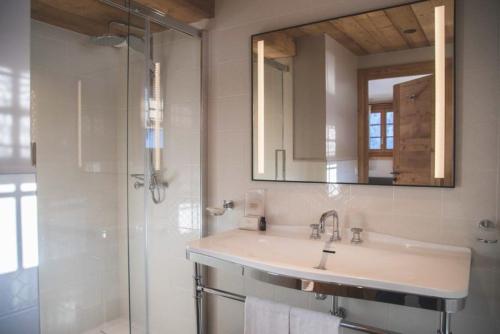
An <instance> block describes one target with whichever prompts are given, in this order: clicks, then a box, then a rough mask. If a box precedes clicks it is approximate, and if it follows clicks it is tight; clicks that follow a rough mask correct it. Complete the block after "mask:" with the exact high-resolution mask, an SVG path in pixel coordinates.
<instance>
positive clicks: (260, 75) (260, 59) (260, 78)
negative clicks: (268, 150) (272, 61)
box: [257, 41, 265, 174]
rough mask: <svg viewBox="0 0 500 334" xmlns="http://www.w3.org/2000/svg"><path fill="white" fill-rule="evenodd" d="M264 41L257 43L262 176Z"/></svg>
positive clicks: (258, 115) (259, 159)
mask: <svg viewBox="0 0 500 334" xmlns="http://www.w3.org/2000/svg"><path fill="white" fill-rule="evenodd" d="M264 115H265V110H264V41H258V42H257V170H258V172H259V174H264V126H265V123H264Z"/></svg>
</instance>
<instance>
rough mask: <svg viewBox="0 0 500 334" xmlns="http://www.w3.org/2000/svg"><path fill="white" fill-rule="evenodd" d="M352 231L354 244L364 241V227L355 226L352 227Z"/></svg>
mask: <svg viewBox="0 0 500 334" xmlns="http://www.w3.org/2000/svg"><path fill="white" fill-rule="evenodd" d="M351 232H352V239H351V242H352V243H353V244H360V243H362V242H363V240H362V239H361V232H363V229H362V228H359V227H353V228H351Z"/></svg>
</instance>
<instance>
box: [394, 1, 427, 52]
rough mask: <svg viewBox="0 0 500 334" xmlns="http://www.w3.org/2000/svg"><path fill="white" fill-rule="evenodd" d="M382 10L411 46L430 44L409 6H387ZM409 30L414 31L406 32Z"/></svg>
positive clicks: (418, 46) (417, 46)
mask: <svg viewBox="0 0 500 334" xmlns="http://www.w3.org/2000/svg"><path fill="white" fill-rule="evenodd" d="M384 12H385V13H386V15H387V17H388V18H389V19H390V20H391V22H392V24H393V25H394V26H395V27H396V29H398V31H399V32H400V33H401V35H402V36H403V38H404V39H405V40H406V42H407V43H408V44H409V45H410V47H411V48H420V47H424V46H429V45H430V43H429V41H428V40H427V38H426V36H425V34H424V32H423V31H422V27H420V24H419V22H418V19H417V17H416V16H415V14H414V13H413V10H412V9H411V7H410V6H401V7H394V8H389V9H385V10H384ZM411 30H414V32H412V33H408V31H411ZM405 32H406V33H405Z"/></svg>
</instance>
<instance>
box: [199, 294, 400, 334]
mask: <svg viewBox="0 0 500 334" xmlns="http://www.w3.org/2000/svg"><path fill="white" fill-rule="evenodd" d="M196 289H197V292H205V293H208V294H211V295H214V296H219V297H223V298H227V299H232V300H236V301H239V302H243V303H244V302H245V300H246V296H244V295H239V294H236V293H232V292H229V291H224V290H220V289H215V288H209V287H206V286H203V285H198V286H197V287H196ZM340 327H344V328H349V329H353V330H356V331H360V332H363V333H368V334H400V333H398V332H393V331H388V330H384V329H380V328H377V327H372V326H366V325H361V324H358V323H355V322H351V321H347V320H344V319H342V321H341V322H340Z"/></svg>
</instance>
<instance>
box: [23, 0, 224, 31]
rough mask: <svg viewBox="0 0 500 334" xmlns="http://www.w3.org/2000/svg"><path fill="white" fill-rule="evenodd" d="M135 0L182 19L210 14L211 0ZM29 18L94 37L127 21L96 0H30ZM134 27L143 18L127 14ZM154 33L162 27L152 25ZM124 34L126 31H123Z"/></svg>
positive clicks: (192, 20) (125, 16)
mask: <svg viewBox="0 0 500 334" xmlns="http://www.w3.org/2000/svg"><path fill="white" fill-rule="evenodd" d="M136 1H137V2H138V3H140V4H143V5H146V6H148V7H152V8H155V9H157V10H160V11H162V12H166V13H168V14H169V15H170V16H172V17H173V18H175V19H177V20H179V21H182V22H187V23H190V22H194V21H199V20H201V19H203V18H209V17H213V4H214V0H136ZM31 13H32V17H33V18H34V19H36V20H39V21H42V22H46V23H48V24H51V25H54V26H58V27H61V28H64V29H69V30H72V31H76V32H79V33H82V34H86V35H90V36H96V35H102V34H106V33H108V30H109V23H110V22H120V23H123V24H127V23H128V22H129V17H128V14H127V13H126V12H124V11H122V10H120V9H117V8H114V7H111V6H108V5H106V4H103V3H101V2H99V1H98V0H32V1H31ZM130 23H131V24H132V25H133V26H136V27H139V28H143V27H144V19H142V18H140V17H136V16H131V17H130ZM151 30H152V31H153V32H158V31H163V30H165V28H164V27H161V26H160V25H158V24H152V26H151ZM125 34H126V32H125Z"/></svg>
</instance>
